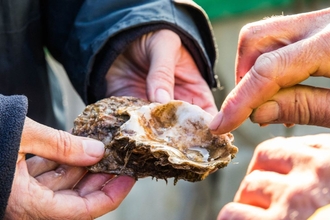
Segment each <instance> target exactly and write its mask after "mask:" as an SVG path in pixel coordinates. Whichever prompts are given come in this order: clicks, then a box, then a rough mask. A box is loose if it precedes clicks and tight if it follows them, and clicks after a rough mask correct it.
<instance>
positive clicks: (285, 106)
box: [250, 85, 330, 127]
mask: <svg viewBox="0 0 330 220" xmlns="http://www.w3.org/2000/svg"><path fill="white" fill-rule="evenodd" d="M329 101H330V97H329V90H328V89H323V88H315V87H311V86H302V85H298V86H294V87H291V88H287V89H282V90H280V91H279V92H278V93H277V94H276V95H275V96H274V97H273V98H272V99H271V100H270V101H268V102H266V103H264V104H262V105H261V106H259V107H258V108H257V109H255V110H254V112H253V113H252V114H251V116H250V118H251V121H252V122H255V123H259V124H274V123H285V124H303V125H305V124H308V125H317V126H323V127H330V121H329V120H325V118H327V116H328V115H329V114H330V109H329V108H328V107H327V105H325V103H329Z"/></svg>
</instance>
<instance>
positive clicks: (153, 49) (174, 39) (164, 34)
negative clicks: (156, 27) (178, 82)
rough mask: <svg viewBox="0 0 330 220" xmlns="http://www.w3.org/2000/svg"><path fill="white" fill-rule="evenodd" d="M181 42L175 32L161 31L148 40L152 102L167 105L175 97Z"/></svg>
mask: <svg viewBox="0 0 330 220" xmlns="http://www.w3.org/2000/svg"><path fill="white" fill-rule="evenodd" d="M180 47H181V40H180V38H179V36H177V35H176V34H175V33H174V32H172V31H169V30H161V31H158V32H155V33H154V34H153V35H151V36H150V37H149V39H148V43H147V48H148V49H147V51H149V53H150V57H151V58H150V59H151V60H150V69H149V73H148V77H147V90H148V97H149V100H151V101H156V102H161V103H166V102H168V101H170V100H171V99H173V97H174V95H173V93H174V71H175V66H176V62H177V59H178V58H177V57H178V55H179V49H180Z"/></svg>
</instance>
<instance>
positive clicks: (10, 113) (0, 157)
mask: <svg viewBox="0 0 330 220" xmlns="http://www.w3.org/2000/svg"><path fill="white" fill-rule="evenodd" d="M26 111H27V99H26V97H24V96H3V95H0V173H1V175H0V189H1V193H0V219H3V217H4V213H5V210H6V206H7V201H8V198H9V195H10V191H11V186H12V182H13V178H14V173H15V166H16V160H17V155H18V150H19V146H20V141H21V133H22V129H23V125H24V119H25V115H26Z"/></svg>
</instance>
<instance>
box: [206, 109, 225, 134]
mask: <svg viewBox="0 0 330 220" xmlns="http://www.w3.org/2000/svg"><path fill="white" fill-rule="evenodd" d="M222 119H223V112H222V111H221V110H220V111H219V112H218V114H217V115H216V116H215V117H214V118H213V120H212V122H211V123H210V125H209V128H210V130H211V131H216V130H217V129H218V128H219V127H220V125H221V123H222Z"/></svg>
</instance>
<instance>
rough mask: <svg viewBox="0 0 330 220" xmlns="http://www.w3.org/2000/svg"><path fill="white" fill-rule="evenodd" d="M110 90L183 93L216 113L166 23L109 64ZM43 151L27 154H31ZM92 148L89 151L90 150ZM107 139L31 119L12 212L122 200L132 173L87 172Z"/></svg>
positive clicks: (84, 210)
mask: <svg viewBox="0 0 330 220" xmlns="http://www.w3.org/2000/svg"><path fill="white" fill-rule="evenodd" d="M106 80H107V81H108V90H107V94H106V95H107V96H111V95H115V96H122V95H128V96H135V97H140V98H146V99H149V100H151V101H158V102H167V101H169V100H171V99H181V100H185V101H187V102H190V103H193V104H196V105H199V106H200V107H202V108H203V109H204V110H206V111H208V112H210V113H211V114H216V112H217V109H216V106H215V103H214V99H213V96H212V93H211V91H210V89H209V87H208V85H207V84H206V82H205V80H204V79H203V78H202V76H201V74H200V72H199V70H198V68H197V66H196V64H195V62H194V60H193V58H192V57H191V56H190V54H189V53H188V51H187V49H186V48H185V47H184V46H183V45H182V44H181V40H180V38H179V36H178V35H176V34H175V33H174V32H171V31H168V30H161V31H157V32H154V33H150V34H147V35H144V36H142V37H141V38H140V39H137V40H136V41H134V42H133V43H132V44H131V45H129V47H128V49H127V50H126V51H125V52H124V53H123V54H121V55H119V57H118V58H117V59H116V60H115V62H114V63H113V65H112V66H111V68H110V69H109V71H108V73H107V75H106ZM27 153H32V154H34V155H37V156H35V157H33V158H31V159H28V160H25V154H27ZM87 153H89V154H91V156H88V155H87ZM103 154H104V146H103V144H102V143H101V142H97V141H92V140H90V139H86V138H82V137H75V136H72V135H70V134H69V133H66V132H63V131H58V130H54V129H52V128H49V127H46V126H44V125H41V124H38V123H36V122H34V121H32V120H31V119H28V118H27V119H26V121H25V126H24V129H23V136H22V142H21V146H20V152H19V155H18V160H17V165H16V173H15V177H14V183H13V186H12V193H11V195H10V198H9V201H8V206H7V210H6V217H5V218H6V219H94V218H96V217H99V216H101V215H103V214H105V213H107V212H109V211H112V210H114V209H116V208H117V207H118V205H119V204H120V203H121V202H122V200H123V199H124V198H125V196H126V195H127V194H128V193H129V191H130V189H131V188H132V187H133V185H134V183H135V180H134V179H132V178H130V177H127V176H118V177H114V176H112V175H109V174H91V173H87V171H86V169H85V168H84V167H85V166H88V165H92V164H95V163H97V162H98V161H99V160H100V159H101V157H102V156H103Z"/></svg>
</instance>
